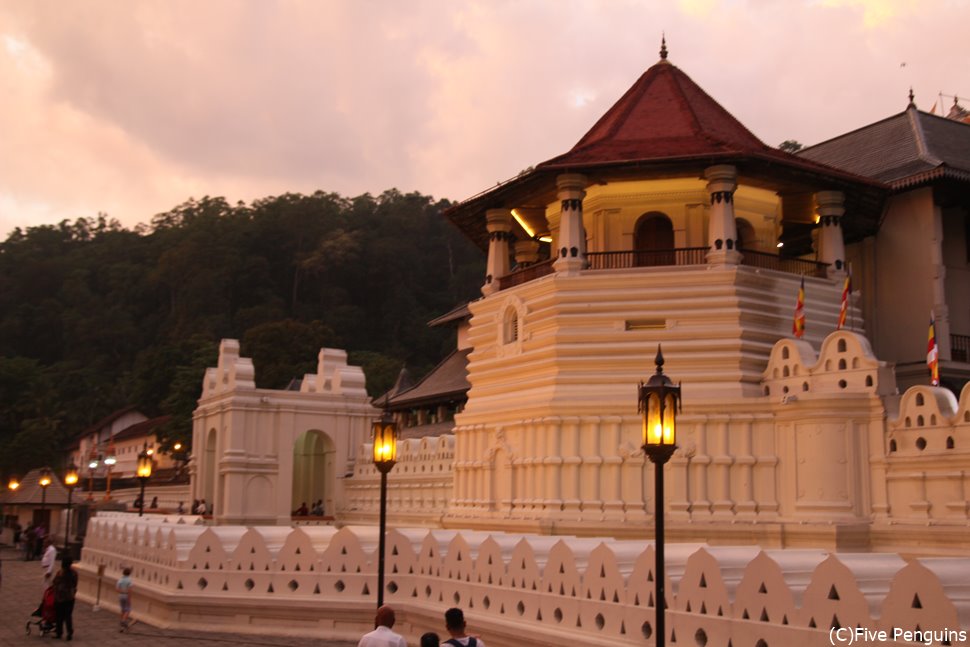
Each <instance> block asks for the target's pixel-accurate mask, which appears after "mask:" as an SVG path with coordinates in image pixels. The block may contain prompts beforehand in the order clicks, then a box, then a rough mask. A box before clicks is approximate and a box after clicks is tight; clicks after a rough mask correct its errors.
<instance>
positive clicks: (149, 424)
mask: <svg viewBox="0 0 970 647" xmlns="http://www.w3.org/2000/svg"><path fill="white" fill-rule="evenodd" d="M171 419H172V416H159V417H157V418H152V419H151V420H142V421H141V422H136V423H135V424H133V425H131V426H129V427H125V428H124V429H122V430H121V431H119V432H118V433H116V434H115V435H114V441H115V442H118V441H120V440H128V439H130V438H143V437H146V436H150V435H152V434H154V433H155V430H156V429H158V428H159V427H161V426H162V425H164V424H165V423H166V422H168V421H169V420H171Z"/></svg>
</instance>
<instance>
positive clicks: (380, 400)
mask: <svg viewBox="0 0 970 647" xmlns="http://www.w3.org/2000/svg"><path fill="white" fill-rule="evenodd" d="M412 386H414V379H413V378H412V377H411V371H409V370H408V367H407V366H404V367H402V368H401V370H400V371H399V372H398V374H397V379H396V380H394V385H393V386H392V387H391V388H390V389H388V390H387V392H386V393H385V394H384V395H382V396H380V397H377V398H374V400H373V401H372V402H371V404H373V405H374V406H375V407H378V408H384V407H386V406H387V403H388V402H389V401H390V400H391V398H393V397H394V396H396V395H397V394H398V393H401V392H402V391H407V390H408V389H410V388H411V387H412Z"/></svg>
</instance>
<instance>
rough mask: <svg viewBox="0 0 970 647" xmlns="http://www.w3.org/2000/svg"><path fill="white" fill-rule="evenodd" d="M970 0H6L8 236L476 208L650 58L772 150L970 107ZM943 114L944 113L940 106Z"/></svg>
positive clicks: (579, 129)
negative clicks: (207, 209)
mask: <svg viewBox="0 0 970 647" xmlns="http://www.w3.org/2000/svg"><path fill="white" fill-rule="evenodd" d="M968 26H970V0H921V1H919V2H916V1H908V0H676V1H675V0H667V1H660V0H656V1H655V0H637V1H634V0H522V1H519V2H512V1H508V2H505V1H500V0H479V1H474V0H427V1H421V0H408V1H403V0H402V1H395V0H370V1H367V0H352V1H347V2H344V1H338V0H317V1H308V2H298V1H279V2H273V1H270V0H263V1H256V0H252V1H245V0H234V1H218V0H206V1H205V2H198V0H190V1H179V0H164V1H159V2H154V1H145V0H131V1H125V2H123V1H121V0H115V1H110V2H107V1H106V2H102V1H96V0H76V1H72V2H53V1H43V0H37V1H31V2H23V1H20V0H0V236H2V238H6V235H7V234H8V233H9V232H10V231H11V230H12V229H13V228H14V227H17V226H20V227H26V226H32V225H37V224H44V223H56V222H58V221H60V220H63V219H70V220H73V219H75V218H77V217H81V216H96V215H97V214H98V212H105V213H107V214H108V215H109V216H110V217H113V218H117V219H118V220H120V221H121V222H122V223H123V224H125V225H126V226H134V225H135V224H137V223H139V222H144V223H147V222H149V221H150V220H151V218H152V216H154V215H155V214H157V213H160V212H164V211H167V210H168V209H171V208H172V207H174V206H176V205H178V204H180V203H182V202H184V201H185V200H187V199H188V198H190V197H196V198H199V197H202V196H204V195H212V196H224V197H225V198H227V199H228V200H229V201H230V202H233V203H235V202H236V201H239V200H243V201H246V202H249V201H251V200H253V199H255V198H260V197H264V196H268V195H278V194H281V193H285V192H289V191H293V192H305V193H309V192H313V191H315V190H318V189H319V190H323V191H328V192H331V191H332V192H337V193H340V194H342V195H344V196H348V197H350V196H355V195H359V194H361V193H365V192H370V193H373V194H378V193H380V192H382V191H383V190H385V189H389V188H393V187H396V188H398V189H400V190H401V191H405V192H407V191H419V192H421V193H425V194H430V195H433V196H435V197H436V198H449V199H451V200H462V199H465V198H467V197H469V196H471V195H473V194H475V193H478V192H479V191H482V190H484V189H487V188H489V187H491V186H493V185H494V184H495V183H496V182H498V181H502V180H505V179H507V178H509V177H511V176H514V175H516V174H517V173H518V172H519V171H521V170H522V169H524V168H526V167H528V166H530V165H534V164H537V163H539V162H542V161H544V160H546V159H548V158H550V157H552V156H554V155H557V154H559V153H562V152H565V151H566V150H568V149H569V148H571V147H572V146H573V144H575V143H576V141H578V140H579V138H580V137H581V136H582V135H583V134H584V133H585V132H586V131H587V130H588V129H589V128H590V127H591V126H592V125H593V123H594V122H595V121H596V119H597V118H598V117H599V116H600V115H602V114H603V113H604V112H605V111H606V110H607V109H608V108H609V107H610V106H611V105H612V104H613V103H614V102H615V101H616V100H617V99H618V98H619V97H620V96H621V95H622V94H623V92H625V91H626V89H627V88H628V87H629V86H630V85H632V84H633V82H634V81H635V80H636V79H637V77H638V76H639V75H640V74H641V73H642V72H643V71H644V70H645V69H646V68H647V67H649V66H650V65H652V64H654V63H655V62H656V61H657V59H658V49H659V44H660V36H661V32H666V36H667V45H668V48H669V50H670V61H671V62H672V63H673V64H675V65H677V66H678V67H679V68H680V69H681V70H683V71H684V72H686V73H687V74H688V75H689V76H690V77H691V78H693V79H694V81H695V82H697V83H698V84H699V85H700V86H701V87H702V88H704V89H705V90H706V91H707V92H708V93H709V94H711V95H712V96H713V97H714V98H715V99H717V100H718V101H719V102H720V103H721V104H722V105H723V106H724V107H725V108H726V109H727V110H728V111H730V112H731V113H732V114H733V115H734V116H735V117H737V118H738V119H739V120H740V121H741V122H742V123H744V124H745V125H746V126H748V128H750V129H751V130H752V131H753V132H754V133H755V135H757V136H758V137H760V138H761V139H762V141H764V142H765V143H767V144H769V145H772V146H776V145H778V144H779V143H780V142H782V141H783V140H785V139H797V140H799V141H801V142H803V143H805V144H811V143H817V142H819V141H823V140H825V139H828V138H830V137H833V136H835V135H838V134H841V133H843V132H846V131H848V130H852V129H854V128H858V127H860V126H863V125H865V124H867V123H871V122H873V121H876V120H878V119H882V118H884V117H888V116H890V115H893V114H896V113H898V112H900V111H902V110H903V109H904V108H905V107H906V103H907V96H906V95H907V92H908V91H909V88H910V86H912V87H913V89H914V91H915V93H916V103H917V105H918V106H919V107H920V108H921V109H923V110H927V111H928V110H930V109H931V108H932V107H933V105H934V103H936V102H937V101H938V93H940V92H942V93H943V94H944V95H948V96H945V97H944V99H943V102H944V104H945V106H946V108H949V106H950V105H952V103H953V98H952V95H958V96H962V94H961V93H964V94H966V95H967V100H961V103H962V104H963V105H964V106H968V105H970V41H968V34H970V30H968ZM938 111H939V108H938Z"/></svg>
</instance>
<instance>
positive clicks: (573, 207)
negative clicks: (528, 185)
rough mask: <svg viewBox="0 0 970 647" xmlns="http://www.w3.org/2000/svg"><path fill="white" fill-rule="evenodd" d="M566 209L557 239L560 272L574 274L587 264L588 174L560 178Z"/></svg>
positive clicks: (567, 175)
mask: <svg viewBox="0 0 970 647" xmlns="http://www.w3.org/2000/svg"><path fill="white" fill-rule="evenodd" d="M556 187H557V188H558V189H559V194H558V195H559V200H560V201H561V204H562V211H561V215H560V219H559V238H558V240H557V241H556V261H555V262H554V263H553V267H555V268H556V272H562V273H565V274H574V273H576V272H578V271H579V270H581V269H584V268H585V267H586V229H585V228H584V227H583V198H584V197H586V190H585V189H586V176H585V175H579V174H578V173H564V174H563V175H560V176H559V177H557V178H556Z"/></svg>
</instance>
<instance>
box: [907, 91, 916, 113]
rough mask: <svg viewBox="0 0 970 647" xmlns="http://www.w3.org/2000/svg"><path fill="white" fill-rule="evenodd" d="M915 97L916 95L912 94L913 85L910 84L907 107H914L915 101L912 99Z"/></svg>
mask: <svg viewBox="0 0 970 647" xmlns="http://www.w3.org/2000/svg"><path fill="white" fill-rule="evenodd" d="M915 99H916V95H915V94H913V86H910V87H909V106H908V107H911V108H915V107H916V103H915V101H914V100H915Z"/></svg>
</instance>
